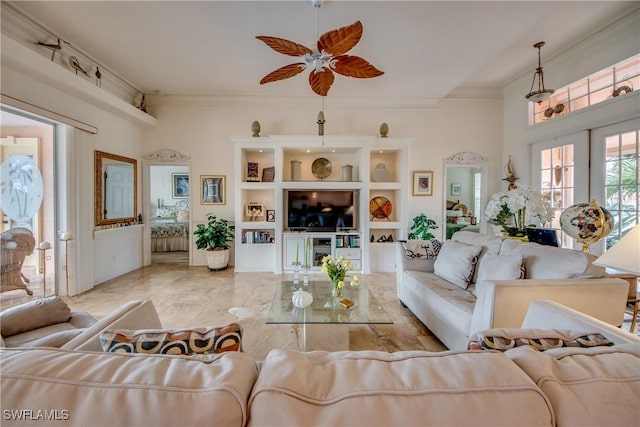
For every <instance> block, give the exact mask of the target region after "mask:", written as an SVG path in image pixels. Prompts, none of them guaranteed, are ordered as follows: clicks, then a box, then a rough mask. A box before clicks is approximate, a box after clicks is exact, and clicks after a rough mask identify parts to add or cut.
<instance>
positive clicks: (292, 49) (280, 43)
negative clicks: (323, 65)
mask: <svg viewBox="0 0 640 427" xmlns="http://www.w3.org/2000/svg"><path fill="white" fill-rule="evenodd" d="M256 38H257V39H258V40H262V41H263V42H264V43H265V44H266V45H267V46H269V47H270V48H271V49H273V50H275V51H276V52H279V53H282V54H284V55H289V56H304V55H305V54H307V53H308V54H309V55H311V53H312V52H311V49H309V48H308V47H306V46H303V45H301V44H298V43H296V42H292V41H291V40H286V39H281V38H279V37H269V36H256Z"/></svg>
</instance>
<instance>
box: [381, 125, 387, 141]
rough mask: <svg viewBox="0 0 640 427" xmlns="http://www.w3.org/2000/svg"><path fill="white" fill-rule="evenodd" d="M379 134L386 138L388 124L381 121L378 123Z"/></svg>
mask: <svg viewBox="0 0 640 427" xmlns="http://www.w3.org/2000/svg"><path fill="white" fill-rule="evenodd" d="M380 136H381V137H382V138H386V137H387V136H389V125H388V124H386V123H382V124H381V125H380Z"/></svg>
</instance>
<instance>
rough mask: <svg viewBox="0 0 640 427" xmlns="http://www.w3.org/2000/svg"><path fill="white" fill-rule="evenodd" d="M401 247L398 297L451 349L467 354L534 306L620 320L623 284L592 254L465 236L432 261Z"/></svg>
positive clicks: (626, 286) (459, 234)
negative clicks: (473, 341) (548, 303)
mask: <svg viewBox="0 0 640 427" xmlns="http://www.w3.org/2000/svg"><path fill="white" fill-rule="evenodd" d="M411 243H413V247H412V248H411V249H414V248H416V247H419V246H420V245H422V243H421V242H416V241H408V242H406V245H409V244H411ZM406 245H405V242H398V243H396V248H397V250H396V257H397V266H398V270H397V295H398V298H399V299H400V301H401V303H402V304H403V305H405V306H406V307H408V308H409V310H411V311H412V312H413V313H414V314H415V315H416V316H417V317H418V318H419V319H420V320H421V321H422V323H424V325H425V326H426V327H427V328H429V330H431V331H432V332H433V333H434V334H435V335H436V336H437V337H438V338H439V339H440V341H442V343H443V344H444V345H446V346H447V348H449V349H451V350H462V349H465V348H466V346H467V343H468V341H469V336H470V335H471V334H473V333H474V332H476V331H480V330H483V329H491V328H514V327H519V326H520V325H521V324H522V321H523V319H524V316H525V313H526V312H527V309H528V307H529V304H530V303H531V301H533V300H540V299H542V300H552V301H557V302H559V303H562V304H563V305H566V306H568V307H571V308H574V309H576V310H578V311H580V312H583V313H586V314H589V315H590V316H593V317H595V318H597V319H600V320H602V321H604V322H606V323H609V324H612V325H615V326H619V325H621V324H622V322H623V318H624V309H625V305H626V301H627V295H628V291H629V284H628V282H626V281H624V280H621V279H616V278H610V277H606V274H605V271H604V269H603V268H601V267H597V266H594V265H593V264H592V263H593V261H594V260H595V258H596V257H595V256H593V255H590V254H585V253H583V252H579V251H574V250H570V249H561V248H556V247H551V246H542V245H538V244H536V243H522V242H520V241H518V240H511V239H502V238H501V237H497V236H489V235H485V234H479V233H474V232H469V231H459V232H457V233H455V234H454V235H453V238H452V240H448V241H446V242H445V243H444V244H443V246H442V249H441V251H440V253H439V254H438V256H437V258H435V259H433V258H427V257H423V258H411V257H408V256H407V254H408V253H409V254H411V252H407V249H408V247H407V246H406ZM518 260H519V261H518ZM474 261H475V264H474ZM509 263H510V264H511V266H510V267H509V266H505V265H508V264H509ZM438 267H440V268H438ZM518 268H520V270H518ZM519 277H522V278H519ZM452 281H457V283H452Z"/></svg>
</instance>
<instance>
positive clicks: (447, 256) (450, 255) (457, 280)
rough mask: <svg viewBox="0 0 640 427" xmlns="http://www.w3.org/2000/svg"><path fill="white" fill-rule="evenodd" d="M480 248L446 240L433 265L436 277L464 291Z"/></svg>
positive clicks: (469, 282) (470, 277) (473, 269)
mask: <svg viewBox="0 0 640 427" xmlns="http://www.w3.org/2000/svg"><path fill="white" fill-rule="evenodd" d="M481 250H482V247H481V246H472V245H466V244H464V243H459V242H454V241H452V240H448V241H446V242H445V243H444V245H442V249H440V253H439V254H438V258H436V262H435V264H434V265H433V269H434V273H435V274H436V276H438V277H440V278H442V279H445V280H448V281H449V282H451V283H453V284H454V285H456V286H459V287H461V288H463V289H466V288H467V287H468V286H469V284H471V281H472V279H473V273H474V271H475V268H476V264H477V262H478V256H479V255H480V251H481Z"/></svg>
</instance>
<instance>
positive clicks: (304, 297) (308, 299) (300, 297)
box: [291, 289, 313, 308]
mask: <svg viewBox="0 0 640 427" xmlns="http://www.w3.org/2000/svg"><path fill="white" fill-rule="evenodd" d="M291 301H292V302H293V305H294V306H295V307H297V308H305V307H309V306H310V305H311V303H312V302H313V295H311V294H310V293H309V292H307V291H303V290H302V289H299V290H297V291H295V292H294V293H293V295H292V296H291Z"/></svg>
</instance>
